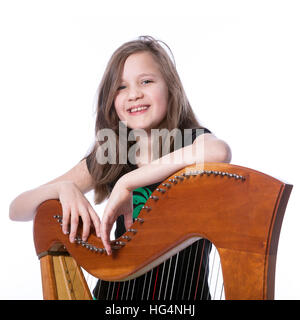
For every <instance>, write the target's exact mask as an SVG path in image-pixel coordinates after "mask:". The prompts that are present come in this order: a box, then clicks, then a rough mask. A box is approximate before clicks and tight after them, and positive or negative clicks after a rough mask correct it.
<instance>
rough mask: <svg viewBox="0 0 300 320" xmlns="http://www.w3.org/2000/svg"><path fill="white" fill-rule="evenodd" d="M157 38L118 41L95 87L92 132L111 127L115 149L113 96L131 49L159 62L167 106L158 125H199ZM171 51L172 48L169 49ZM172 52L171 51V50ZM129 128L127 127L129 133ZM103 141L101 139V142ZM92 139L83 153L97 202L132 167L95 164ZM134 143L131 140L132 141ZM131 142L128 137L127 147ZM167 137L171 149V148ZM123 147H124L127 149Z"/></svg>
mask: <svg viewBox="0 0 300 320" xmlns="http://www.w3.org/2000/svg"><path fill="white" fill-rule="evenodd" d="M159 42H161V43H163V44H164V45H165V46H166V47H167V48H168V49H169V51H170V52H171V50H170V48H169V47H168V46H167V45H166V44H165V43H164V42H163V41H161V40H156V39H154V38H153V37H151V36H140V37H138V39H137V40H133V41H129V42H126V43H124V44H123V45H121V46H120V47H119V48H118V49H117V50H116V51H115V52H114V53H113V55H112V56H111V58H110V60H109V62H108V64H107V67H106V69H105V72H104V74H103V77H102V80H101V82H100V85H99V88H98V91H97V97H98V98H97V114H96V124H95V136H96V137H97V133H98V132H99V130H101V129H105V128H109V129H112V130H113V131H114V132H115V134H116V138H117V139H116V144H117V146H116V150H117V152H118V150H119V146H118V143H119V139H118V137H119V118H118V116H117V113H116V111H115V106H114V98H115V95H116V93H117V89H118V86H119V82H120V79H121V76H122V71H123V67H124V63H125V61H126V59H127V58H128V57H129V56H130V55H131V54H133V53H137V52H149V53H151V55H152V57H153V58H154V61H155V62H156V63H158V65H159V66H160V71H161V73H162V76H163V78H164V80H165V83H166V84H167V86H168V94H169V99H168V108H167V115H166V117H165V120H164V121H163V122H162V124H161V125H160V127H161V128H166V129H168V130H169V131H171V130H172V129H175V128H178V129H181V130H183V129H188V128H195V127H197V128H203V127H202V126H201V125H200V124H199V122H198V120H197V118H196V116H195V114H194V112H193V110H192V108H191V106H190V103H189V101H188V99H187V97H186V94H185V92H184V89H183V86H182V83H181V80H180V78H179V75H178V73H177V70H176V66H175V62H174V63H173V61H172V60H171V58H170V56H169V55H168V53H167V52H166V50H165V49H164V48H163V47H162V46H161V45H160V43H159ZM171 53H172V52H171ZM172 56H173V54H172ZM129 132H130V130H129V131H128V134H129ZM102 143H103V142H102ZM102 143H101V142H100V141H98V140H97V139H95V142H94V145H93V148H92V151H91V152H90V153H89V155H88V156H87V158H88V159H87V160H88V164H89V170H90V173H91V175H92V177H93V180H94V190H95V199H94V201H95V203H96V204H98V203H101V202H102V201H104V200H105V199H106V198H107V197H108V196H109V194H110V192H111V189H112V186H113V185H114V183H115V182H116V181H117V180H118V179H119V178H120V177H121V176H122V175H123V174H125V173H127V172H129V171H131V170H132V166H131V165H130V164H128V163H127V164H121V163H116V164H110V163H107V164H99V163H98V161H97V159H96V153H97V149H98V147H99V146H100V145H101V144H102ZM133 143H134V142H133ZM133 143H130V142H129V141H128V149H129V148H130V147H131V146H132V144H133ZM172 148H174V145H173V143H172V141H171V151H173V150H174V149H172ZM128 149H127V151H128ZM117 156H118V154H117Z"/></svg>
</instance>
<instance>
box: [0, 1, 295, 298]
mask: <svg viewBox="0 0 300 320" xmlns="http://www.w3.org/2000/svg"><path fill="white" fill-rule="evenodd" d="M109 3H111V4H109ZM299 16H300V4H299V1H288V0H285V1H274V0H273V1H265V0H259V1H255V0H252V1H241V0H239V1H225V0H224V1H191V0H190V1H176V0H171V1H169V0H168V1H166V0H164V1H161V0H159V1H157V0H151V1H145V2H144V1H137V0H136V1H111V2H109V1H105V2H104V1H87V0H84V1H74V0H72V1H64V0H60V1H53V0H52V1H41V0H39V1H31V0H27V1H21V0H19V1H13V0H7V1H1V3H0V35H1V50H0V55H1V59H0V70H1V71H0V88H1V94H0V105H1V117H0V119H1V120H0V121H1V126H0V130H1V147H2V151H1V195H2V200H1V202H0V205H1V216H0V219H1V220H0V226H1V244H0V246H1V264H0V268H1V272H0V299H42V290H41V279H40V267H39V261H38V259H37V257H36V255H35V250H34V245H33V239H32V222H26V223H22V222H12V221H10V220H9V218H8V207H9V204H10V202H11V201H12V200H13V199H14V198H15V197H16V196H17V195H18V194H20V193H21V192H23V191H25V190H28V189H31V188H34V187H37V186H39V185H41V184H43V183H45V182H47V181H49V180H52V179H53V178H55V177H57V176H59V175H61V174H62V173H64V172H65V171H67V170H69V169H70V168H71V167H73V166H74V165H75V164H76V163H77V162H78V161H79V160H80V159H81V158H82V157H83V156H84V155H85V154H86V152H87V151H88V149H89V147H90V145H91V144H92V139H93V134H94V103H95V97H96V95H95V94H96V89H97V87H98V84H99V82H100V80H101V77H102V74H103V71H104V68H105V66H106V63H107V62H108V59H109V57H110V56H111V54H112V53H113V51H114V50H115V49H116V48H117V47H119V46H120V45H121V44H123V43H124V42H126V41H129V40H133V39H135V38H137V37H138V36H140V35H152V36H154V37H156V38H158V39H160V40H163V41H165V42H166V43H167V44H168V45H169V46H170V48H171V49H172V52H173V54H174V56H175V61H176V65H177V69H178V72H179V74H180V77H181V80H182V82H183V85H184V88H185V90H186V93H187V96H188V98H189V100H190V103H191V105H192V106H193V109H194V110H195V112H196V114H197V116H198V118H199V120H200V121H201V123H202V124H203V125H205V126H206V127H208V128H209V129H210V130H212V131H213V132H214V133H215V134H216V135H217V136H218V137H219V138H221V139H224V140H225V141H227V142H228V144H229V145H230V146H231V149H232V153H233V158H232V163H233V164H238V165H242V166H246V167H250V168H253V169H256V170H258V171H262V172H264V173H267V174H270V175H272V176H274V177H277V178H279V179H282V180H283V181H286V182H288V183H291V184H293V185H294V189H293V191H292V195H291V198H290V201H289V204H288V207H287V210H286V214H285V218H284V221H283V226H282V231H281V236H280V242H279V249H278V259H277V269H276V291H275V293H276V295H275V298H276V299H299V298H300V293H299V292H300V276H299V270H300V258H299V253H298V249H297V248H298V244H299V234H300V232H299V227H300V224H299V222H300V214H299V209H300V208H299V201H298V199H299V187H298V183H299V182H300V179H299V178H300V176H299V170H298V166H299V163H298V161H299V141H298V140H299V133H298V125H299V113H298V109H299V107H300V94H299V85H300V62H299V61H300V59H299V57H300V44H299V33H300V32H299V31H300V19H299ZM88 197H89V199H92V194H89V195H88ZM102 209H103V206H97V207H96V210H97V212H99V214H101V210H102Z"/></svg>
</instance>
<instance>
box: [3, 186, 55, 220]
mask: <svg viewBox="0 0 300 320" xmlns="http://www.w3.org/2000/svg"><path fill="white" fill-rule="evenodd" d="M57 198H58V183H52V184H46V185H42V186H40V187H38V188H35V189H32V190H28V191H25V192H23V193H21V194H20V195H19V196H18V197H17V198H15V199H14V200H13V201H12V203H11V204H10V207H9V217H10V219H12V220H15V221H30V220H32V219H33V218H34V216H35V212H36V209H37V207H38V206H39V205H40V204H41V203H42V202H44V201H46V200H48V199H57Z"/></svg>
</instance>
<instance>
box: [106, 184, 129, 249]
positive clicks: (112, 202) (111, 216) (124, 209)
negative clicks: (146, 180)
mask: <svg viewBox="0 0 300 320" xmlns="http://www.w3.org/2000/svg"><path fill="white" fill-rule="evenodd" d="M132 212H133V204H132V191H129V190H128V189H127V188H126V187H125V186H124V184H122V183H121V182H120V180H119V181H118V182H117V183H116V184H115V186H114V188H113V190H112V192H111V195H110V197H109V200H108V202H107V204H106V207H105V209H104V212H103V216H102V222H101V227H100V234H101V239H102V242H103V245H104V247H105V249H106V253H107V254H108V255H110V254H111V253H112V250H111V246H110V232H111V229H112V226H113V224H114V222H115V221H116V220H117V218H118V217H119V216H120V215H122V214H123V215H124V222H125V228H126V230H127V229H128V228H129V227H130V226H131V225H132V223H133V220H132Z"/></svg>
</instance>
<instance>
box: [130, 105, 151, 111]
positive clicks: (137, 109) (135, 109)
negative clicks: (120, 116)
mask: <svg viewBox="0 0 300 320" xmlns="http://www.w3.org/2000/svg"><path fill="white" fill-rule="evenodd" d="M147 108H148V107H146V106H145V107H139V108H133V109H130V110H129V112H136V111H141V110H145V109H147Z"/></svg>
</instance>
